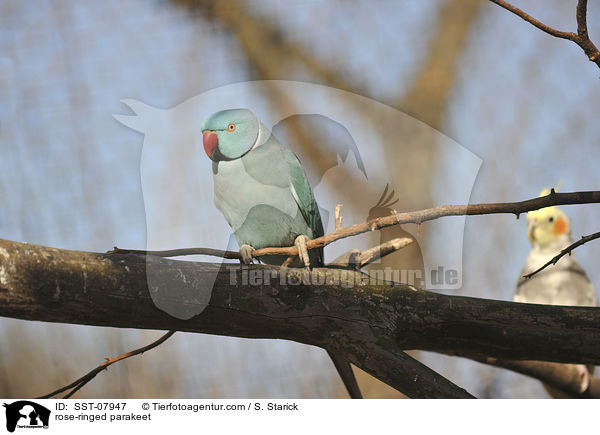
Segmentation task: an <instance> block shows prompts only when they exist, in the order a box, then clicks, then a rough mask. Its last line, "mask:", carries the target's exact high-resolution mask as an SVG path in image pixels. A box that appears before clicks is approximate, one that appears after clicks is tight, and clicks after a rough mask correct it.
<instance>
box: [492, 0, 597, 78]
mask: <svg viewBox="0 0 600 435" xmlns="http://www.w3.org/2000/svg"><path fill="white" fill-rule="evenodd" d="M490 1H491V2H492V3H496V4H497V5H498V6H500V7H502V8H504V9H506V10H508V11H510V12H512V13H513V14H515V15H517V16H519V17H521V18H522V19H524V20H525V21H527V22H528V23H530V24H533V25H534V26H535V27H537V28H538V29H540V30H542V31H544V32H546V33H547V34H549V35H552V36H554V37H556V38H561V39H566V40H568V41H573V42H575V43H576V44H577V45H579V47H581V48H582V49H583V51H584V53H585V54H586V55H587V57H588V59H589V60H590V61H592V62H595V63H596V64H597V65H598V66H599V67H600V51H598V48H597V47H596V46H595V45H594V43H593V42H592V41H591V40H590V38H589V35H588V29H587V18H586V15H587V0H579V1H578V2H577V9H576V18H577V33H573V32H563V31H560V30H556V29H554V28H552V27H550V26H547V25H546V24H544V23H541V22H540V21H538V20H536V19H535V18H533V17H532V16H531V15H529V14H527V13H526V12H524V11H522V10H521V9H519V8H517V7H515V6H513V5H511V4H510V3H508V2H505V1H504V0H490Z"/></svg>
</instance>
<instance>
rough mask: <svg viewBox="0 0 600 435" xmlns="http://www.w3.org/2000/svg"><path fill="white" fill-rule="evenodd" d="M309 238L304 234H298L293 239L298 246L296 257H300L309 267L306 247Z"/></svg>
mask: <svg viewBox="0 0 600 435" xmlns="http://www.w3.org/2000/svg"><path fill="white" fill-rule="evenodd" d="M308 240H309V238H308V237H306V236H298V237H296V240H294V245H295V246H296V248H298V257H300V261H302V263H303V264H304V265H305V266H306V267H310V258H309V256H308V248H307V247H306V243H307V242H308Z"/></svg>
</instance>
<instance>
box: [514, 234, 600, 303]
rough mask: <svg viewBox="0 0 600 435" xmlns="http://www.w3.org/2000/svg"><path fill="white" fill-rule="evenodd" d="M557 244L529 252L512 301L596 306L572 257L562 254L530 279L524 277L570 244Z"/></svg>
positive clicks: (591, 290) (567, 240)
mask: <svg viewBox="0 0 600 435" xmlns="http://www.w3.org/2000/svg"><path fill="white" fill-rule="evenodd" d="M557 242H558V243H557V244H556V246H551V247H549V248H546V249H543V248H540V247H539V246H534V247H533V248H532V249H531V251H530V252H529V255H528V256H527V260H526V261H525V267H524V268H523V270H522V271H521V277H520V278H519V281H518V283H517V291H516V293H515V297H514V300H515V302H528V303H530V304H547V305H575V306H584V307H585V306H591V307H593V306H596V305H598V298H597V296H596V291H595V290H594V286H593V285H592V283H591V282H590V280H589V278H588V276H587V274H586V273H585V271H584V270H583V269H582V268H581V266H580V265H579V263H577V260H576V259H575V256H574V255H565V256H564V257H562V258H561V259H560V260H559V261H558V262H557V263H556V265H554V266H549V267H548V268H546V269H544V270H542V271H541V272H538V273H537V274H535V275H534V276H532V277H531V278H525V277H524V276H525V275H527V274H529V273H532V272H533V271H535V270H537V269H539V268H540V267H542V266H543V265H544V264H546V263H547V262H548V261H550V260H551V259H552V258H554V257H555V256H556V255H557V254H558V253H559V252H560V251H561V250H563V249H564V248H566V247H567V246H569V245H570V244H571V243H572V241H571V238H570V237H565V238H564V240H559V241H557Z"/></svg>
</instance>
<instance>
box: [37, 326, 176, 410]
mask: <svg viewBox="0 0 600 435" xmlns="http://www.w3.org/2000/svg"><path fill="white" fill-rule="evenodd" d="M175 332H177V331H169V332H167V333H166V334H165V335H163V336H162V337H160V338H159V339H158V340H156V341H153V342H152V343H150V344H148V345H146V346H144V347H140V348H139V349H135V350H132V351H131V352H127V353H124V354H122V355H119V356H116V357H114V358H104V359H105V360H106V361H105V362H103V363H102V364H100V365H99V366H98V367H96V368H95V369H93V370H92V371H90V372H88V373H86V374H85V375H83V376H82V377H80V378H79V379H77V380H76V381H73V382H71V383H70V384H69V385H65V386H64V387H62V388H59V389H58V390H56V391H53V392H51V393H48V394H46V395H44V396H40V397H38V399H50V398H51V397H53V396H56V395H57V394H60V393H62V392H63V391H67V390H71V389H72V390H71V391H69V393H68V394H66V395H65V396H64V397H63V399H68V398H69V397H72V396H73V394H75V393H76V392H77V391H79V390H80V389H81V388H83V387H84V386H85V384H87V383H88V382H90V381H91V380H92V379H94V378H95V377H96V375H98V373H100V372H101V371H102V370H106V369H107V368H108V367H109V366H111V365H113V364H114V363H116V362H119V361H122V360H124V359H127V358H131V357H132V356H135V355H139V354H142V353H144V352H146V351H148V350H150V349H154V348H155V347H157V346H159V345H161V344H162V343H164V342H165V341H166V340H168V339H169V338H170V337H171V336H172V335H173V334H175Z"/></svg>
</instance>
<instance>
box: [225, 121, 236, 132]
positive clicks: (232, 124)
mask: <svg viewBox="0 0 600 435" xmlns="http://www.w3.org/2000/svg"><path fill="white" fill-rule="evenodd" d="M235 129H236V127H235V124H234V123H233V122H230V123H229V125H228V126H227V131H228V132H230V133H231V132H234V131H235Z"/></svg>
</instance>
